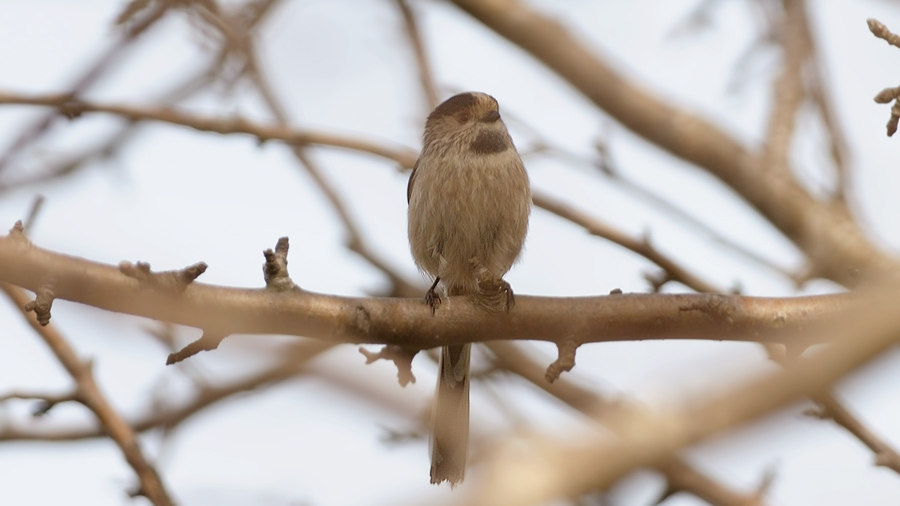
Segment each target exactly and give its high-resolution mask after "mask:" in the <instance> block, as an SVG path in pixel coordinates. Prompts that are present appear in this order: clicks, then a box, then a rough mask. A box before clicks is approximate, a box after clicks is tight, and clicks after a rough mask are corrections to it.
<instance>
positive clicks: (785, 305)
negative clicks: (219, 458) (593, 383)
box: [0, 229, 852, 349]
mask: <svg viewBox="0 0 900 506" xmlns="http://www.w3.org/2000/svg"><path fill="white" fill-rule="evenodd" d="M295 278H296V275H295ZM48 279H50V280H51V283H52V291H53V294H54V296H55V298H56V299H65V300H70V301H74V302H80V303H82V304H88V305H91V306H94V307H98V308H101V309H106V310H109V311H116V312H120V313H125V314H131V315H138V316H144V317H147V318H153V319H157V320H162V321H167V322H171V323H178V324H182V325H188V326H191V327H198V328H201V329H203V330H204V331H205V332H210V333H213V334H225V335H229V334H234V333H242V334H287V335H297V336H307V337H313V338H316V339H322V340H326V341H328V342H332V343H340V342H353V343H370V344H394V345H401V346H406V347H408V348H419V349H424V348H432V347H436V346H443V345H447V344H459V343H464V342H473V341H482V340H495V339H527V340H543V341H551V342H559V343H562V342H566V343H575V344H582V343H589V342H603V341H614V340H630V339H715V340H746V341H754V342H781V343H784V344H786V345H788V346H797V347H799V348H800V349H804V348H805V347H806V346H808V345H810V344H812V343H813V342H816V341H815V339H814V338H813V340H808V339H806V338H804V339H800V338H798V337H797V335H796V332H798V331H799V330H802V329H806V328H808V327H810V326H811V325H814V324H816V323H821V322H825V321H828V320H829V319H830V318H832V317H837V316H839V315H840V314H841V313H842V312H843V311H844V310H846V308H847V306H848V304H849V303H850V302H851V301H852V296H850V295H825V296H816V297H797V298H784V299H779V298H755V297H740V296H735V295H712V294H703V295H691V294H681V295H659V294H627V295H621V294H618V295H612V296H604V297H558V298H557V297H529V296H524V295H523V296H519V297H517V298H516V307H515V309H514V310H513V311H511V312H510V313H509V314H503V315H492V314H487V313H486V312H484V311H481V310H479V308H478V307H476V306H475V305H473V304H471V303H469V301H468V299H467V298H466V297H464V296H462V297H452V298H450V301H449V304H447V305H446V307H442V309H441V310H440V311H438V312H437V314H436V315H435V316H432V314H431V310H430V308H429V307H428V306H427V305H425V304H423V303H422V301H421V299H384V298H352V297H337V296H332V295H322V294H315V293H311V292H305V291H302V290H298V291H292V292H288V293H277V292H272V291H270V290H251V289H237V288H227V287H215V286H210V285H204V284H202V283H191V284H190V285H188V286H186V287H185V288H184V291H183V293H177V292H173V291H171V290H165V291H160V290H155V289H152V288H151V287H148V286H146V285H142V284H141V283H140V282H139V281H138V280H136V279H133V278H130V277H128V276H126V275H124V274H122V272H120V270H119V269H118V268H116V267H113V266H109V265H103V264H99V263H95V262H90V261H87V260H83V259H78V258H74V257H69V256H65V255H60V254H57V253H53V252H50V251H47V250H44V249H41V248H38V247H36V246H34V245H33V244H32V243H31V242H29V241H28V240H27V239H25V237H24V236H22V235H21V232H17V229H13V231H12V232H11V234H10V235H9V236H6V237H2V238H0V281H6V282H8V283H11V284H15V285H18V286H21V287H23V288H27V289H29V290H32V291H37V290H39V289H42V287H46V286H47V285H48V281H47V280H48Z"/></svg>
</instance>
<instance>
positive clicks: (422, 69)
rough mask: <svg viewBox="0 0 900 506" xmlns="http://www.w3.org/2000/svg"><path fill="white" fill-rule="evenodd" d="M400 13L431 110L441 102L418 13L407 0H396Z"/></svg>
mask: <svg viewBox="0 0 900 506" xmlns="http://www.w3.org/2000/svg"><path fill="white" fill-rule="evenodd" d="M395 1H396V2H397V8H398V9H399V10H400V14H401V15H402V16H403V26H404V28H406V35H407V37H408V38H409V45H410V46H412V49H413V54H415V56H416V68H417V69H418V70H419V81H421V83H422V91H423V92H424V93H425V99H426V100H427V102H428V109H429V111H430V110H432V109H434V108H435V107H437V106H438V103H440V98H439V95H438V88H437V85H436V84H435V81H434V73H433V72H432V68H431V62H429V60H428V53H427V52H426V51H425V43H424V42H423V41H422V33H421V31H419V23H418V21H417V20H416V15H415V13H413V11H412V9H410V7H409V2H407V0H395Z"/></svg>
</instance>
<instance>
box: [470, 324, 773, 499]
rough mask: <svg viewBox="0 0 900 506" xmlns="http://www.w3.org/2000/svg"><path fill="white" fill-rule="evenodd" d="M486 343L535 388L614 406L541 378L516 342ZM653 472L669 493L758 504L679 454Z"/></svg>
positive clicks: (600, 407) (589, 410)
mask: <svg viewBox="0 0 900 506" xmlns="http://www.w3.org/2000/svg"><path fill="white" fill-rule="evenodd" d="M486 346H487V347H488V348H490V350H491V352H493V353H494V357H495V363H496V365H497V366H498V367H501V368H503V369H505V370H507V371H509V372H512V373H514V374H517V375H519V376H521V377H522V378H524V379H525V380H527V381H529V382H531V383H532V384H533V385H535V386H536V387H538V388H540V389H542V390H544V391H545V392H547V393H548V394H550V395H552V396H554V397H556V398H557V399H559V400H561V401H563V402H565V403H566V404H568V405H569V406H571V407H573V408H575V409H576V410H578V411H580V412H582V413H584V414H585V415H588V416H599V415H600V414H602V413H603V412H604V411H607V410H610V409H614V408H615V406H616V401H615V400H610V399H606V398H604V397H603V396H601V395H600V394H599V393H597V392H595V391H593V390H589V389H587V388H584V387H581V386H579V385H577V384H575V383H573V382H571V381H567V380H566V379H565V378H563V379H560V380H558V381H557V382H555V383H552V384H551V383H548V382H546V381H544V373H543V371H542V370H541V366H540V365H538V363H537V362H535V361H534V360H532V359H531V357H529V356H528V355H527V354H526V353H525V352H524V351H523V349H522V348H521V347H520V346H517V345H516V343H509V342H503V341H494V342H490V343H487V344H486ZM655 469H656V470H657V471H659V472H660V473H662V474H663V475H664V476H665V477H666V481H667V482H668V485H669V486H668V488H669V490H670V491H671V492H673V493H674V492H677V491H685V492H688V493H690V494H693V495H695V496H697V497H699V498H700V499H702V500H704V501H706V502H708V503H710V504H714V505H716V506H762V505H763V504H764V501H763V500H762V494H760V493H755V494H753V495H741V494H738V493H737V492H735V491H733V490H730V489H729V488H728V487H726V486H724V485H722V484H720V483H717V482H716V481H715V480H713V479H712V478H710V477H709V476H706V475H705V474H703V473H702V472H700V471H698V470H697V469H695V468H693V467H691V465H690V464H689V463H687V462H686V461H685V460H683V459H682V458H680V457H677V456H675V457H673V458H671V459H670V460H667V461H665V462H661V463H659V464H658V465H657V466H656V468H655Z"/></svg>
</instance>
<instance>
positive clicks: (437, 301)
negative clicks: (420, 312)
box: [425, 277, 441, 315]
mask: <svg viewBox="0 0 900 506" xmlns="http://www.w3.org/2000/svg"><path fill="white" fill-rule="evenodd" d="M440 280H441V278H440V277H436V278H434V283H432V284H431V288H429V289H428V291H427V292H425V303H426V304H428V305H429V306H431V314H432V315H434V312H435V310H436V309H437V307H438V306H440V305H441V296H440V295H438V293H437V291H435V288H437V285H438V282H439V281H440Z"/></svg>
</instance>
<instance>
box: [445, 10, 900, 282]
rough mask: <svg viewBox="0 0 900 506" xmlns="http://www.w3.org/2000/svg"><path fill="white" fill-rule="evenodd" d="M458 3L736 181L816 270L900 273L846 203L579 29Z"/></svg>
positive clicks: (639, 128)
mask: <svg viewBox="0 0 900 506" xmlns="http://www.w3.org/2000/svg"><path fill="white" fill-rule="evenodd" d="M454 3H455V4H456V5H457V6H459V7H460V8H462V9H463V10H465V11H466V12H468V13H469V14H471V15H472V16H473V17H474V18H475V19H477V20H479V21H481V22H482V23H484V24H485V25H486V26H487V27H488V28H490V29H492V30H494V31H495V32H497V33H498V34H499V35H501V36H503V37H505V38H507V39H509V40H510V41H511V42H513V43H514V44H516V45H518V46H519V47H521V48H522V49H523V50H525V51H527V52H528V53H530V54H531V55H532V56H534V57H535V58H537V59H538V60H539V61H541V62H542V63H544V64H545V65H547V66H548V67H549V68H550V69H551V70H553V71H554V72H556V73H557V74H559V75H560V76H561V77H562V78H563V79H565V80H566V81H568V82H569V83H570V84H571V85H572V86H574V87H575V88H576V89H577V90H579V91H580V92H581V93H583V94H584V95H585V96H586V97H587V98H589V99H590V100H592V101H593V102H594V103H595V104H596V105H597V106H598V107H600V108H601V109H603V110H604V111H606V112H607V113H609V114H610V115H611V116H612V117H613V118H615V119H617V120H618V121H619V122H621V123H622V124H623V125H624V126H626V127H627V128H629V129H631V130H632V131H634V132H635V133H637V134H638V135H640V136H642V137H644V138H645V139H647V140H648V141H650V142H652V143H654V144H656V145H657V146H659V147H661V148H662V149H665V150H666V151H668V152H670V153H672V154H673V155H675V156H677V157H679V158H682V159H684V160H686V161H688V162H691V163H693V164H695V165H697V166H698V167H701V168H703V169H705V170H707V171H709V172H710V173H711V174H713V175H714V176H716V177H718V178H719V179H721V180H722V181H723V182H725V184H727V185H728V186H730V187H731V188H732V189H734V190H735V191H736V192H738V194H739V195H741V196H742V197H743V198H744V199H745V200H747V201H748V202H749V203H750V204H751V205H752V206H753V207H754V208H756V209H757V210H758V211H759V212H760V213H761V214H762V215H763V216H765V217H766V219H767V220H769V221H770V222H771V223H772V224H773V225H774V226H775V227H777V228H778V229H779V230H780V231H781V232H782V233H783V234H785V235H786V236H787V237H788V238H790V239H791V240H792V241H793V242H794V243H795V244H797V245H798V247H799V248H800V249H802V250H803V251H804V252H805V253H806V254H807V255H808V257H809V260H810V263H811V267H812V268H811V272H812V273H813V274H814V275H817V276H823V277H826V278H829V279H832V280H834V281H836V282H838V283H842V284H845V285H847V286H854V285H856V284H857V283H858V282H859V281H860V276H858V275H857V274H858V273H859V272H862V274H863V275H862V276H861V277H862V278H863V279H870V278H877V277H878V276H879V275H880V273H882V272H884V271H886V270H887V271H893V272H896V271H897V270H900V264H898V261H897V260H896V259H895V258H893V257H892V256H890V255H888V254H886V253H885V252H884V251H882V250H880V249H878V248H877V247H876V246H875V245H874V244H872V242H870V241H869V240H868V238H867V237H866V236H865V235H864V233H863V232H862V231H861V230H860V229H859V228H858V227H857V226H856V225H855V224H854V223H853V221H852V220H851V219H850V217H849V216H848V215H847V214H846V213H845V212H843V211H841V210H840V209H835V208H833V207H831V206H828V205H825V204H822V203H820V202H817V201H816V200H815V199H814V198H813V197H812V196H811V195H809V194H808V193H807V192H806V191H805V190H804V189H803V188H802V187H801V186H800V185H799V184H798V183H797V181H796V180H794V178H793V177H790V176H789V171H784V170H774V171H773V170H762V168H761V167H760V165H761V163H762V162H763V160H764V158H765V157H764V156H763V157H762V158H761V157H760V156H759V155H757V154H755V153H753V152H751V151H750V150H749V149H747V148H746V147H745V146H743V145H741V144H740V143H739V142H738V141H737V140H735V139H734V138H732V137H730V136H728V135H727V134H725V133H724V132H723V131H722V130H721V129H719V128H717V127H716V126H715V125H713V124H712V123H710V122H708V121H706V120H704V119H702V118H700V117H697V116H695V115H693V114H690V113H689V112H687V111H685V110H682V109H679V108H676V107H674V106H672V105H670V104H669V103H666V102H664V101H662V100H660V99H659V98H657V97H656V96H654V95H653V94H651V93H650V92H648V91H646V90H645V89H643V88H642V87H640V86H638V85H637V84H636V83H633V82H630V81H628V80H627V79H626V78H625V77H623V76H622V75H620V74H619V73H618V72H616V71H615V70H613V68H611V67H610V66H609V65H607V64H606V63H605V62H604V61H603V60H602V59H601V58H600V57H598V56H597V55H596V51H595V50H593V49H590V48H588V47H587V46H585V45H584V44H583V43H582V42H580V41H579V40H577V39H576V38H575V37H574V36H573V35H572V32H571V30H569V29H567V28H566V27H564V26H563V25H562V24H560V23H559V22H557V21H556V20H553V19H551V18H550V17H548V16H545V15H543V14H541V13H539V12H538V11H536V10H534V9H533V8H532V7H531V6H529V5H526V4H524V3H522V2H519V1H518V0H454Z"/></svg>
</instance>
